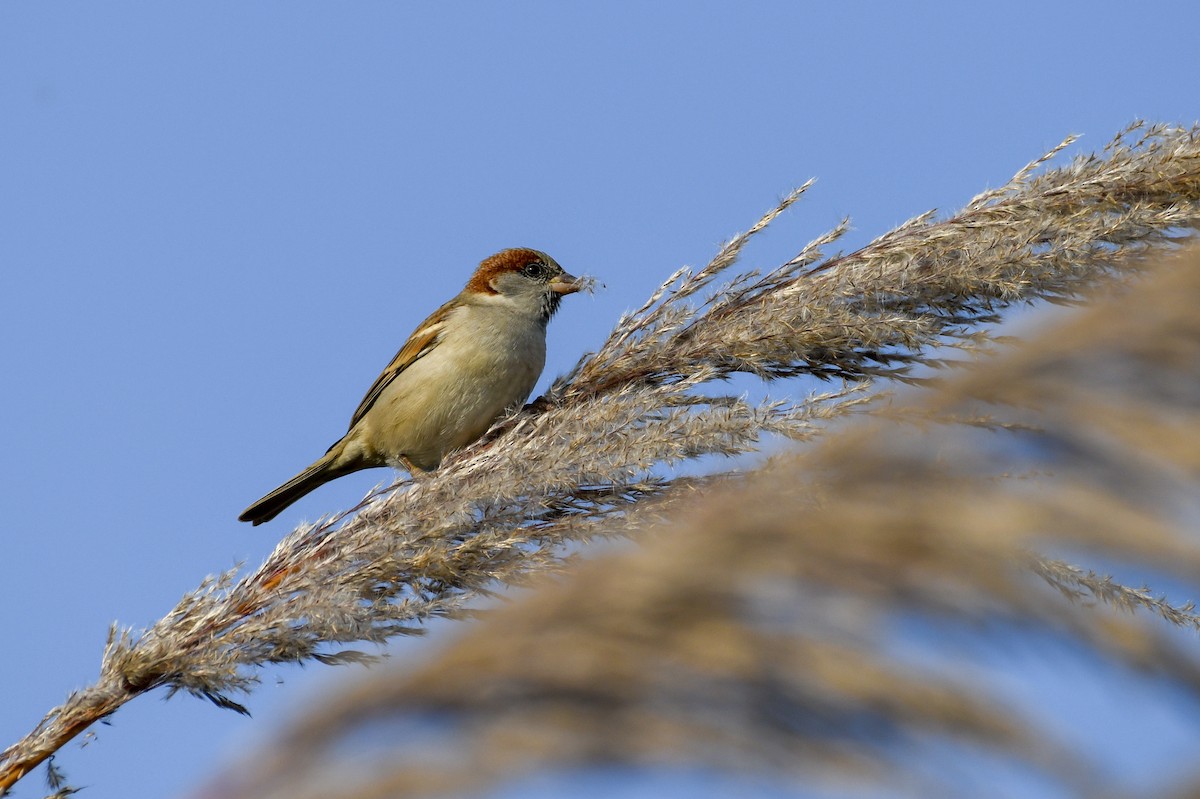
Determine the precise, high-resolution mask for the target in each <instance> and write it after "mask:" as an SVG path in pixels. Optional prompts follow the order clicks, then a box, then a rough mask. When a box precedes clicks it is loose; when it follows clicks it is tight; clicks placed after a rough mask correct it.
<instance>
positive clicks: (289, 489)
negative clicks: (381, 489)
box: [238, 441, 363, 525]
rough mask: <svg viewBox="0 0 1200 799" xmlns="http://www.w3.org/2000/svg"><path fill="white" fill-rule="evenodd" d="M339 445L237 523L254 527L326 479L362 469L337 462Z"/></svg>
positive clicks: (249, 510)
mask: <svg viewBox="0 0 1200 799" xmlns="http://www.w3.org/2000/svg"><path fill="white" fill-rule="evenodd" d="M341 444H342V442H341V441H339V442H337V443H336V444H334V445H333V446H332V447H330V448H329V451H328V452H326V453H325V454H324V455H323V456H321V457H320V458H319V459H318V460H317V461H316V463H314V464H313V465H312V466H309V467H308V468H307V469H305V470H304V471H302V472H300V474H298V475H296V476H295V477H293V478H292V479H291V480H288V481H287V482H286V483H284V484H283V485H281V486H280V487H279V488H277V489H275V490H274V491H272V492H271V493H270V494H267V495H266V496H265V497H263V498H262V499H260V500H259V501H258V502H255V503H254V504H253V505H251V506H250V507H248V508H246V509H245V510H244V511H242V515H241V516H238V521H239V522H251V523H253V524H256V525H258V524H262V523H263V522H269V521H271V520H272V519H274V518H275V517H276V516H278V515H279V514H280V512H282V511H283V509H284V508H286V507H287V506H288V505H291V504H292V503H293V502H295V501H296V500H298V499H300V497H302V496H304V495H305V494H307V493H308V492H310V491H312V490H314V489H316V488H318V487H319V486H322V485H324V484H325V483H328V482H329V481H330V480H334V479H336V478H338V477H342V476H343V475H347V474H350V473H351V472H356V471H358V470H359V469H361V468H363V467H362V466H361V465H359V464H348V463H344V462H339V461H341V460H342V458H341V456H342V450H343V447H342V446H341Z"/></svg>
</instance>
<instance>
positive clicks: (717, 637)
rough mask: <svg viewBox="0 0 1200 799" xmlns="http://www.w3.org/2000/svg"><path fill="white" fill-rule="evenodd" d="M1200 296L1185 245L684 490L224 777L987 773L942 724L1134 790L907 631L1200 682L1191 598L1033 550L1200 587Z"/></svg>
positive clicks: (486, 782)
mask: <svg viewBox="0 0 1200 799" xmlns="http://www.w3.org/2000/svg"><path fill="white" fill-rule="evenodd" d="M1198 307H1200V249H1192V250H1191V251H1190V252H1189V253H1188V254H1187V256H1186V257H1185V258H1176V259H1174V260H1172V261H1171V262H1170V263H1168V264H1167V265H1166V266H1164V267H1162V268H1160V269H1156V270H1155V271H1154V272H1152V273H1151V274H1149V275H1147V277H1146V279H1145V280H1144V281H1142V282H1140V283H1139V285H1137V286H1136V287H1134V288H1133V289H1132V290H1130V291H1128V292H1126V293H1122V294H1120V295H1119V296H1116V297H1113V298H1111V299H1109V300H1108V301H1107V302H1105V303H1102V304H1099V305H1097V306H1096V307H1093V308H1090V309H1088V310H1087V311H1086V312H1082V313H1078V314H1077V315H1076V316H1075V317H1074V318H1072V319H1071V320H1069V321H1068V322H1067V323H1065V324H1060V325H1058V326H1055V327H1054V328H1052V329H1050V330H1046V331H1044V332H1042V333H1041V334H1040V335H1038V336H1036V337H1034V338H1033V339H1032V340H1031V341H1028V342H1027V343H1026V344H1025V346H1023V347H1020V348H1014V349H1013V350H1011V351H1007V352H1005V353H1004V354H1003V355H1001V356H998V357H993V358H990V359H988V360H986V361H984V362H981V363H980V364H979V365H978V367H977V368H974V369H970V370H964V371H963V372H960V373H959V374H958V375H957V376H956V377H954V378H953V379H951V380H948V381H946V382H944V383H941V384H940V385H939V386H938V388H937V390H936V391H935V392H923V396H919V397H918V398H917V399H918V400H919V401H917V402H915V403H913V404H910V405H909V406H907V407H906V408H903V409H901V411H902V412H899V413H896V414H893V415H892V416H891V418H890V419H887V420H884V419H880V418H878V417H875V418H871V419H863V420H859V422H858V423H857V424H852V425H849V426H848V427H847V428H846V429H844V430H842V431H841V432H840V433H839V434H837V435H834V436H830V437H828V438H826V439H825V441H824V442H823V443H822V444H821V445H820V446H818V447H816V448H814V449H813V450H811V451H809V452H808V453H806V454H805V455H804V456H801V457H797V456H794V455H792V456H786V457H779V458H777V459H775V461H774V462H773V463H770V464H768V465H766V466H765V467H763V468H762V469H760V470H758V471H757V472H755V473H751V474H747V475H743V476H740V477H736V478H734V477H730V478H727V479H726V480H724V481H722V482H723V484H722V485H721V487H720V489H719V490H717V489H716V488H715V487H714V486H712V485H710V486H708V489H709V490H708V491H706V492H705V494H704V495H696V494H693V495H691V496H689V497H688V498H687V500H686V501H684V502H682V503H680V504H681V505H686V506H688V507H687V510H686V511H685V512H683V513H681V514H680V518H676V519H674V520H673V521H671V522H670V523H664V524H662V525H661V526H659V527H657V528H656V530H655V534H654V535H652V536H649V537H648V538H647V539H646V540H645V541H644V543H643V546H641V547H638V548H637V549H635V550H632V551H623V552H621V553H619V554H613V555H608V556H603V557H596V558H593V559H591V560H589V561H587V562H585V563H582V564H580V565H579V566H578V567H576V568H573V569H572V570H570V571H569V572H568V573H567V574H566V576H565V577H564V578H563V579H559V580H556V581H550V580H544V581H540V582H539V583H538V585H537V589H536V590H535V591H532V592H530V593H528V594H526V595H524V596H523V597H522V598H520V599H519V600H517V601H514V602H512V603H510V604H507V605H506V606H504V607H502V608H500V609H498V610H496V611H494V612H492V613H490V614H489V615H488V617H487V620H486V622H484V623H479V624H476V625H474V626H473V627H471V628H470V630H469V631H468V632H467V633H466V634H465V635H464V636H462V637H460V639H459V640H457V641H456V642H455V643H453V644H452V645H451V646H450V647H448V648H445V649H443V650H442V651H440V652H439V653H438V654H437V655H435V656H431V657H427V658H425V659H424V662H418V663H415V664H414V663H413V662H411V661H410V662H407V663H404V664H398V665H397V666H394V667H387V668H379V669H375V670H372V671H371V672H370V673H368V674H367V675H366V676H365V677H361V678H358V679H355V680H353V681H351V682H350V684H349V685H348V687H346V688H344V689H343V690H341V691H340V692H338V694H337V695H335V696H334V697H331V698H328V699H327V700H326V701H324V702H322V703H320V704H319V705H318V706H317V707H314V708H310V709H309V710H307V711H306V712H305V714H304V715H303V717H301V718H300V719H298V720H297V721H296V722H295V723H294V725H293V726H292V728H291V729H290V730H288V731H287V732H286V733H285V734H283V735H281V736H280V737H279V739H278V740H277V741H276V742H275V744H274V745H273V746H272V747H271V748H270V749H269V750H268V751H264V752H257V753H255V755H254V756H253V757H252V758H248V759H247V762H246V763H245V764H243V766H242V768H241V769H240V770H238V771H235V772H233V773H231V774H229V775H227V776H226V777H224V778H222V779H221V780H219V781H217V782H215V783H214V784H213V785H212V786H210V788H209V789H208V790H207V791H206V792H205V793H204V794H203V796H205V797H214V799H215V797H218V796H219V797H222V799H242V797H255V799H275V798H276V797H287V798H288V799H306V798H307V797H322V798H324V797H337V799H383V797H388V798H389V799H393V798H398V797H407V796H424V795H443V794H448V795H454V796H462V795H467V794H468V793H470V792H472V791H476V790H483V789H487V788H495V787H497V783H498V782H500V781H502V780H504V779H511V778H514V777H519V776H521V775H524V774H527V773H529V772H531V771H534V770H561V769H569V768H571V767H578V766H586V765H590V764H595V763H624V764H643V765H644V764H678V763H692V764H695V765H698V766H702V767H705V768H712V767H714V766H716V767H724V768H728V769H734V770H738V771H747V770H751V771H758V772H762V771H764V770H766V771H770V772H774V773H776V774H778V775H782V776H793V777H798V778H802V779H803V784H804V785H810V786H811V785H812V784H813V781H814V779H816V778H820V777H823V778H826V779H828V778H830V777H832V776H840V777H841V778H842V779H846V778H848V777H853V778H854V779H856V780H858V781H860V782H867V783H868V786H863V785H861V784H860V785H859V786H858V787H860V788H862V787H873V788H875V789H879V788H885V789H888V790H887V792H888V793H900V792H912V793H915V794H917V795H929V794H930V793H932V792H935V791H939V792H941V793H942V794H943V795H977V794H978V793H979V789H981V788H982V787H983V786H982V784H981V783H975V784H971V780H970V776H971V772H970V770H969V769H965V770H964V772H963V773H960V775H959V777H958V781H956V777H955V776H954V774H953V771H952V770H948V769H946V768H945V761H946V760H947V759H948V756H947V754H946V749H947V748H948V747H957V748H958V749H960V750H962V749H965V750H968V751H975V752H982V753H983V754H985V755H994V756H997V757H1000V758H1012V759H1016V760H1018V761H1019V762H1022V763H1024V764H1025V765H1026V766H1027V767H1028V768H1030V769H1031V770H1033V771H1036V772H1040V773H1042V774H1043V775H1045V776H1048V777H1050V778H1052V779H1056V780H1058V781H1060V782H1061V783H1062V787H1063V788H1064V789H1065V790H1067V791H1070V792H1073V793H1075V794H1077V795H1080V796H1095V795H1114V794H1113V792H1112V785H1111V783H1110V782H1108V781H1107V780H1106V777H1107V775H1106V774H1105V769H1104V763H1103V762H1102V761H1101V760H1100V758H1099V753H1096V752H1090V751H1087V750H1086V749H1083V748H1082V746H1078V747H1072V746H1069V745H1067V744H1066V743H1064V742H1063V741H1060V740H1058V738H1057V736H1056V735H1055V734H1054V732H1052V731H1051V730H1050V729H1048V728H1047V725H1046V724H1045V722H1044V721H1039V720H1038V719H1036V718H1027V717H1025V716H1023V715H1021V714H1019V713H1017V712H1015V711H1014V710H1013V709H1012V707H1011V705H1010V704H1007V703H1005V702H1003V701H1002V700H1001V699H1000V698H999V694H998V692H997V691H996V690H995V689H996V686H995V684H994V677H991V676H989V675H988V674H987V673H986V672H980V671H979V670H974V671H973V670H970V669H966V668H962V667H961V665H958V664H960V663H961V661H956V660H955V658H954V655H955V651H954V645H953V644H947V643H946V638H945V637H943V638H941V639H940V640H939V638H938V636H936V635H934V636H930V635H925V636H917V639H918V640H917V642H916V643H913V641H912V638H913V636H912V635H911V633H910V634H908V635H905V634H904V633H898V632H897V627H898V626H900V628H901V629H903V628H904V627H903V626H904V625H907V626H908V629H910V630H911V629H912V627H913V625H914V622H916V623H917V624H918V625H925V628H926V629H930V630H935V631H938V632H940V633H942V634H943V636H945V635H946V633H948V632H951V631H953V635H950V636H949V638H950V640H953V639H954V637H955V636H957V637H958V639H959V640H960V642H961V640H962V639H964V638H966V639H967V640H970V641H973V645H974V646H978V641H977V640H976V639H972V638H971V633H970V631H972V630H974V631H975V633H976V634H979V631H980V630H983V631H985V632H984V633H983V635H984V636H985V637H988V636H991V635H995V634H996V631H997V630H1005V629H1007V630H1008V631H1009V634H1008V635H1005V634H1004V633H1000V637H1005V638H1006V643H1005V644H1004V646H1003V649H1006V650H1011V649H1013V648H1014V647H1019V646H1020V645H1021V644H1020V643H1018V642H1019V641H1020V640H1021V639H1022V638H1025V639H1026V645H1029V644H1028V642H1027V639H1028V635H1026V636H1022V635H1020V634H1018V633H1015V630H1023V631H1025V632H1026V634H1028V633H1029V632H1030V631H1037V635H1035V636H1034V637H1035V638H1036V637H1038V636H1041V637H1043V638H1044V637H1047V636H1048V637H1050V638H1052V639H1055V640H1057V641H1063V642H1067V643H1070V644H1073V645H1076V646H1079V645H1082V646H1083V647H1085V648H1088V649H1091V650H1092V651H1093V652H1095V653H1096V654H1098V655H1099V656H1100V658H1101V659H1102V660H1104V661H1107V662H1110V663H1115V664H1118V665H1123V666H1126V667H1129V668H1131V669H1132V670H1134V671H1136V672H1141V673H1143V674H1145V675H1148V676H1150V677H1151V678H1153V679H1159V680H1163V681H1167V682H1169V683H1172V684H1174V685H1175V686H1177V687H1178V688H1180V689H1181V690H1182V691H1183V692H1185V693H1186V694H1187V695H1190V696H1191V697H1192V698H1193V699H1200V650H1198V649H1197V647H1195V646H1194V643H1195V642H1194V641H1190V640H1188V641H1183V642H1181V641H1180V638H1179V636H1178V635H1171V633H1172V632H1174V631H1173V630H1171V629H1167V628H1164V626H1163V625H1156V624H1154V623H1153V622H1154V621H1155V619H1156V617H1160V618H1162V619H1165V620H1166V621H1168V622H1170V623H1171V624H1172V625H1178V626H1182V627H1184V628H1189V630H1188V631H1189V632H1191V630H1193V629H1195V628H1196V627H1197V624H1198V622H1200V619H1198V617H1197V616H1196V614H1195V613H1194V612H1193V610H1192V607H1191V605H1190V604H1188V605H1183V606H1177V605H1172V604H1170V603H1168V602H1167V601H1165V600H1164V599H1162V598H1157V597H1155V596H1154V595H1153V594H1152V593H1151V592H1150V591H1149V589H1145V588H1142V589H1131V588H1128V587H1125V586H1122V585H1120V584H1118V583H1116V582H1115V581H1113V580H1112V578H1110V577H1105V576H1100V575H1097V574H1095V573H1092V572H1089V571H1087V570H1085V569H1080V568H1078V567H1074V566H1070V565H1067V564H1065V563H1063V562H1061V561H1055V560H1049V559H1045V558H1042V557H1039V556H1036V555H1033V554H1031V553H1032V552H1034V551H1035V550H1036V549H1039V548H1043V547H1052V548H1053V549H1054V550H1056V551H1060V552H1062V551H1068V552H1072V553H1075V554H1077V555H1078V556H1079V557H1082V558H1100V559H1103V560H1104V561H1105V562H1106V563H1118V564H1122V565H1125V566H1129V565H1134V564H1136V567H1137V569H1138V570H1139V571H1140V572H1143V573H1144V572H1145V571H1146V570H1150V571H1153V572H1155V573H1158V574H1160V575H1163V576H1169V577H1172V578H1174V579H1179V578H1182V579H1183V580H1184V581H1186V583H1187V585H1189V586H1190V587H1191V588H1192V590H1193V591H1200V540H1198V539H1197V537H1196V535H1195V532H1196V524H1197V518H1198V517H1200V504H1197V502H1196V498H1197V497H1200V314H1197V312H1196V309H1197V308H1198ZM985 403H989V404H990V407H989V406H986V405H984V404H985ZM984 410H986V411H987V412H988V413H990V414H992V415H991V416H989V417H983V416H981V415H980V414H981V412H982V411H984ZM959 420H968V421H973V422H982V423H983V424H984V425H985V426H988V427H999V426H1005V427H1007V429H1009V430H1011V431H1013V432H1011V433H1009V434H1006V436H1005V437H1004V438H998V437H997V436H995V435H994V434H990V433H988V432H986V431H981V430H979V429H977V428H972V427H969V426H964V425H958V424H946V422H948V421H949V422H956V421H959ZM914 421H919V422H922V423H923V425H922V426H921V428H920V429H915V428H914V425H912V424H910V422H914ZM1009 436H1011V438H1010V437H1009ZM1014 439H1015V441H1014ZM1014 444H1016V446H1014ZM1047 467H1052V469H1053V474H1051V473H1048V472H1046V471H1045V469H1047ZM1032 469H1038V470H1041V471H1039V474H1038V475H1037V477H1036V479H1026V480H1019V479H1012V478H1011V477H1004V475H1006V474H1010V473H1016V474H1020V473H1028V472H1029V471H1030V470H1032ZM624 524H625V522H624V520H622V519H619V518H614V519H609V520H608V521H607V522H606V523H605V532H608V533H610V534H614V535H617V534H621V533H622V532H623V528H624ZM1031 567H1032V568H1031ZM1039 578H1040V579H1039ZM1079 599H1083V600H1087V602H1083V603H1081V602H1079V601H1075V600H1079ZM1096 600H1099V601H1100V602H1101V603H1103V605H1104V606H1107V607H1104V606H1101V607H1087V606H1085V605H1086V604H1090V603H1094V602H1095V601H1096ZM1135 613H1136V615H1134V614H1135ZM987 631H991V632H987ZM897 636H899V637H900V638H899V639H898V637H897ZM900 639H903V640H907V641H908V646H909V647H914V646H915V647H916V648H918V649H920V650H922V656H921V657H919V658H913V657H911V655H908V656H906V655H903V654H900V653H901V651H902V650H903V649H904V647H900V646H897V641H898V640H900ZM1181 643H1182V644H1192V645H1191V646H1185V645H1181ZM1032 647H1033V648H1034V649H1044V648H1045V641H1044V640H1043V641H1041V642H1039V643H1034V644H1032ZM948 649H949V651H947V650H948ZM956 665H958V667H957V668H956ZM397 730H402V731H408V733H409V734H407V735H405V734H401V733H399V732H396V731H397ZM930 739H934V740H935V741H937V742H940V743H938V745H935V746H930V744H929V741H930ZM364 741H368V742H371V741H373V742H376V743H375V744H364ZM967 762H971V761H970V760H968V761H967ZM947 771H950V774H948V775H946V776H945V777H943V779H942V780H940V781H938V782H931V780H930V777H929V775H942V774H944V773H945V772H947ZM964 776H965V777H966V779H963V777H964ZM1197 776H1200V775H1197ZM964 783H965V784H964ZM1197 784H1200V782H1198V783H1197ZM984 793H987V791H984ZM870 795H877V794H875V793H871V794H870ZM1139 795H1144V794H1139ZM1166 795H1172V796H1173V795H1184V794H1166ZM1188 795H1190V794H1188Z"/></svg>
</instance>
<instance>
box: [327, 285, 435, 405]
mask: <svg viewBox="0 0 1200 799" xmlns="http://www.w3.org/2000/svg"><path fill="white" fill-rule="evenodd" d="M455 304H456V301H455V300H451V301H450V302H448V303H446V304H445V305H443V306H442V307H441V308H438V309H437V310H436V311H434V312H433V315H432V316H430V317H429V318H428V319H426V320H425V321H424V322H422V323H421V326H420V327H418V328H417V329H416V330H415V331H413V334H412V335H411V336H409V337H408V341H406V342H404V346H403V347H401V348H400V351H399V352H397V353H396V357H395V358H392V362H391V363H389V364H388V365H387V368H385V369H384V370H383V373H382V374H380V375H379V377H377V378H375V382H374V383H373V384H372V385H371V388H370V389H368V390H367V395H366V396H365V397H363V398H362V402H360V403H359V404H358V409H357V410H355V411H354V416H352V417H351V418H350V429H353V428H354V425H356V424H358V423H359V422H360V421H362V418H363V417H364V416H366V415H367V411H369V410H371V406H372V405H374V404H375V401H376V400H378V399H379V396H380V395H381V394H383V390H384V389H385V388H387V387H388V386H389V385H391V383H392V381H393V380H395V379H396V378H397V377H399V376H400V373H401V372H403V371H404V370H405V369H407V368H408V367H410V366H412V365H413V364H414V363H416V362H417V361H418V360H420V359H421V358H424V357H425V356H426V355H428V354H429V353H430V352H432V351H433V349H434V347H436V346H437V344H438V339H439V338H440V337H441V334H442V329H443V328H444V327H445V325H446V319H447V318H448V317H449V315H450V312H451V311H452V310H453V309H454V306H455Z"/></svg>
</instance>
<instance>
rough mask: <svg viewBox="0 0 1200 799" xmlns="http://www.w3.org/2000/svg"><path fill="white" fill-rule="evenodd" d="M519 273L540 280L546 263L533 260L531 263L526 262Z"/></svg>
mask: <svg viewBox="0 0 1200 799" xmlns="http://www.w3.org/2000/svg"><path fill="white" fill-rule="evenodd" d="M521 273H522V274H523V275H525V277H531V278H533V279H534V280H541V279H542V278H544V277H545V276H546V265H545V264H544V263H542V262H541V261H534V262H533V263H531V264H526V265H525V268H524V269H522V270H521Z"/></svg>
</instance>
